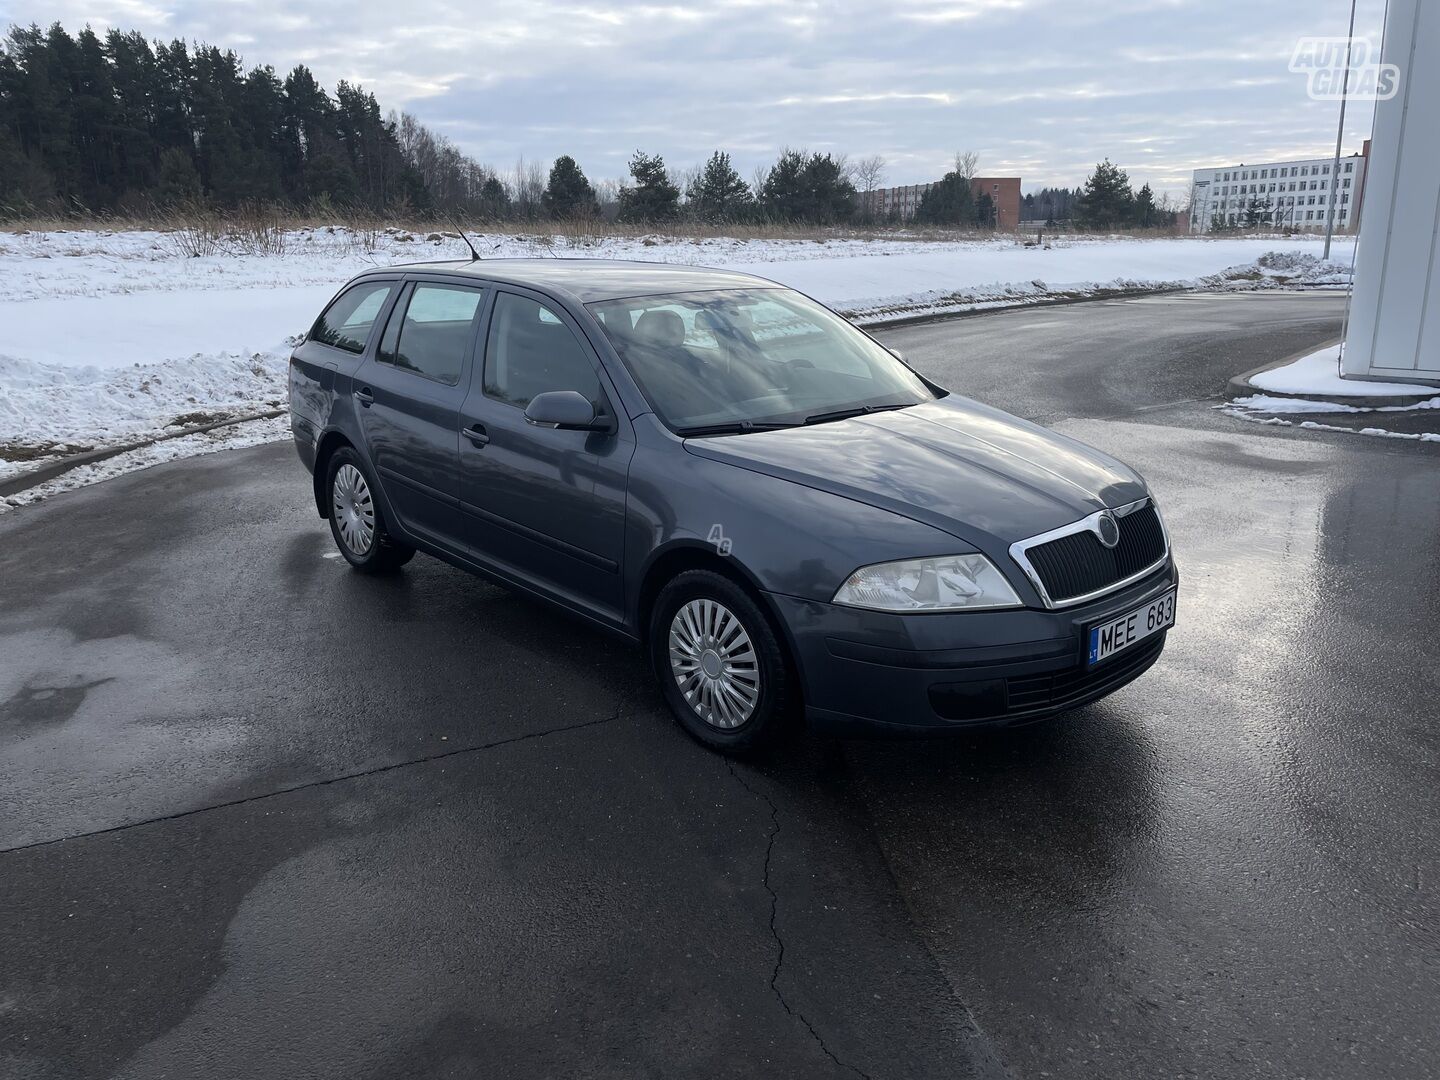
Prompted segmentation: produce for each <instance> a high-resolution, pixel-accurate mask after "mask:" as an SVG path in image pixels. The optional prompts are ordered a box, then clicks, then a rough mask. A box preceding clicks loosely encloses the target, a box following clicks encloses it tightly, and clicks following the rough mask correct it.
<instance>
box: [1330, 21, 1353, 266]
mask: <svg viewBox="0 0 1440 1080" xmlns="http://www.w3.org/2000/svg"><path fill="white" fill-rule="evenodd" d="M1355 3H1356V0H1350V32H1349V33H1348V34H1346V35H1345V76H1344V81H1343V82H1342V83H1341V85H1340V126H1339V128H1338V129H1337V130H1336V132H1335V163H1334V164H1333V165H1331V166H1330V199H1329V202H1330V208H1329V209H1328V210H1327V211H1326V212H1325V254H1324V255H1322V256H1321V258H1323V259H1329V258H1330V238H1331V237H1333V236H1334V235H1335V197H1336V195H1337V194H1339V190H1340V147H1341V144H1342V143H1343V142H1344V141H1345V99H1346V98H1347V97H1349V96H1350V50H1351V49H1353V48H1354V47H1355ZM1352 217H1353V215H1352Z"/></svg>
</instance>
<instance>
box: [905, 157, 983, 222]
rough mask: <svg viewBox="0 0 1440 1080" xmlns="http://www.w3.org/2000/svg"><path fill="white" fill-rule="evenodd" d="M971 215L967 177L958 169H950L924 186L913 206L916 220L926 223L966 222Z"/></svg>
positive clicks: (971, 198) (970, 220)
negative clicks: (917, 203)
mask: <svg viewBox="0 0 1440 1080" xmlns="http://www.w3.org/2000/svg"><path fill="white" fill-rule="evenodd" d="M974 217H975V200H974V193H973V192H972V191H971V188H970V178H969V177H968V176H964V175H962V173H961V172H960V170H958V169H952V170H950V171H949V172H948V173H946V174H945V175H944V176H943V177H941V178H940V179H939V180H937V181H936V182H935V183H933V184H931V185H930V186H929V187H928V188H926V189H925V191H924V192H922V193H921V195H920V205H919V206H917V207H916V208H915V218H916V220H917V221H921V222H924V223H925V224H927V225H969V224H970V223H971V222H972V221H973V220H974Z"/></svg>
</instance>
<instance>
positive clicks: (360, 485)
mask: <svg viewBox="0 0 1440 1080" xmlns="http://www.w3.org/2000/svg"><path fill="white" fill-rule="evenodd" d="M326 475H327V480H326V491H328V492H329V496H330V497H329V503H328V505H329V511H330V512H329V515H328V516H329V518H330V532H331V534H332V535H333V536H334V537H335V544H336V546H338V547H339V548H340V554H341V555H344V556H345V561H346V562H348V563H349V564H350V565H351V566H353V567H354V568H355V569H356V570H359V571H360V572H361V573H364V574H387V573H392V572H393V571H395V570H398V569H399V568H400V567H402V566H404V565H405V564H406V563H407V562H409V561H410V560H411V559H413V558H414V557H415V549H414V548H412V547H408V546H406V545H405V544H401V543H398V542H397V541H395V540H394V539H393V538H391V536H390V534H389V532H387V531H386V528H385V516H384V515H383V514H382V513H381V512H380V507H379V505H378V503H377V502H376V500H375V486H374V484H373V483H371V480H370V474H369V473H368V472H367V471H366V469H365V463H364V462H363V461H361V460H360V455H359V454H357V453H356V452H355V451H354V450H352V449H351V448H350V447H348V446H347V447H344V448H342V449H340V450H337V451H335V454H334V456H333V457H331V458H330V465H329V468H328V469H327V473H326Z"/></svg>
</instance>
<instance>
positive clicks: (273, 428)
mask: <svg viewBox="0 0 1440 1080" xmlns="http://www.w3.org/2000/svg"><path fill="white" fill-rule="evenodd" d="M289 437H290V421H289V420H288V419H287V418H285V417H283V416H281V417H274V418H272V419H268V420H251V421H247V422H245V423H241V424H232V425H229V426H227V427H223V428H216V429H215V430H214V431H206V432H201V433H198V434H195V435H182V436H180V437H179V438H176V439H166V440H165V441H163V442H157V443H153V444H151V445H149V446H142V447H140V448H138V449H135V450H129V451H126V452H125V453H123V454H117V455H116V456H115V457H112V458H106V459H105V460H104V461H97V462H95V463H93V464H90V465H79V466H77V467H76V468H74V469H71V470H70V471H69V472H66V473H61V474H60V475H59V476H57V477H55V478H54V479H53V480H47V481H45V482H44V483H43V484H37V485H35V486H34V487H30V488H26V489H25V490H23V491H21V492H19V493H17V494H15V495H11V496H9V498H0V514H3V513H5V512H6V511H7V510H14V509H15V508H17V507H20V506H28V505H29V504H30V503H33V502H39V501H40V500H41V499H48V498H49V497H50V496H52V495H59V494H60V493H61V492H64V491H72V490H74V489H75V488H78V487H84V486H85V485H87V484H98V483H99V482H100V481H101V480H111V479H113V478H115V477H117V476H123V475H124V474H125V473H130V472H135V471H137V470H139V469H148V468H149V467H150V466H152V465H159V464H161V463H162V462H166V461H174V460H176V459H177V458H186V457H199V456H200V455H201V454H213V453H215V452H216V451H218V450H239V449H241V448H242V447H246V446H258V445H259V444H261V443H268V442H278V441H279V440H281V439H288V438H289Z"/></svg>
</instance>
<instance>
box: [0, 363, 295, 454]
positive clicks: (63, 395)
mask: <svg viewBox="0 0 1440 1080" xmlns="http://www.w3.org/2000/svg"><path fill="white" fill-rule="evenodd" d="M289 355H290V354H289V347H288V345H286V344H284V343H282V344H281V345H280V346H279V347H277V348H275V349H271V350H268V351H265V352H256V353H252V354H250V355H241V354H236V353H214V354H208V355H206V354H199V353H197V354H194V355H191V356H188V357H182V358H177V359H174V360H166V361H163V362H161V363H158V364H146V365H133V364H132V365H130V366H128V367H118V368H102V367H93V366H86V367H72V366H68V365H65V364H57V363H53V362H45V361H39V360H21V359H17V358H16V357H11V356H0V386H3V387H4V390H5V392H4V393H3V394H0V479H4V478H5V477H6V476H7V475H11V474H13V473H16V472H19V471H22V470H24V469H27V468H32V467H33V465H34V462H35V461H36V460H44V459H48V458H51V457H55V456H59V455H62V454H68V453H76V452H80V451H84V450H91V449H95V448H96V447H105V446H114V445H117V444H125V443H132V442H136V441H138V440H140V439H143V438H151V437H155V436H158V435H162V434H164V433H165V432H166V431H167V430H173V429H175V428H181V427H190V426H193V425H196V424H205V423H210V422H213V421H216V420H221V419H227V418H230V417H234V416H244V415H249V414H252V413H256V412H261V411H265V410H267V409H273V408H279V407H282V406H283V405H284V403H285V395H286V379H287V364H288V358H289ZM7 449H8V450H9V451H10V453H9V454H8V455H7V454H6V453H5V451H6V450H7ZM22 449H23V450H26V451H29V452H27V453H21V452H20V451H21V450H22ZM6 456H10V457H14V458H16V459H17V460H9V461H7V460H5V457H6ZM22 458H23V459H26V460H18V459H22Z"/></svg>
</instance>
